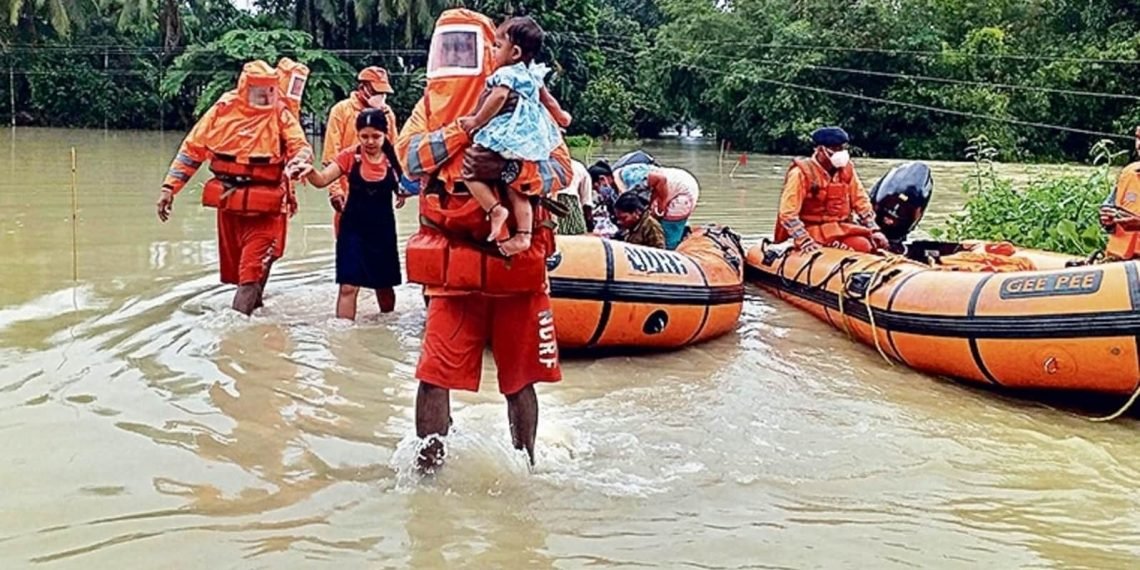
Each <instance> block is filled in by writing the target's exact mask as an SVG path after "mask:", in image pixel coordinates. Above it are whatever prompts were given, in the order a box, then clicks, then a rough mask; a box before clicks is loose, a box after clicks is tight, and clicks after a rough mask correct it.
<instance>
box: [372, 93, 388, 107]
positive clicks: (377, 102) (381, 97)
mask: <svg viewBox="0 0 1140 570" xmlns="http://www.w3.org/2000/svg"><path fill="white" fill-rule="evenodd" d="M387 102H388V96H387V95H386V94H382V93H377V94H376V95H373V96H371V97H369V98H368V106H369V107H372V108H373V109H383V108H384V104H385V103H387Z"/></svg>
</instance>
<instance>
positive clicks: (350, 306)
mask: <svg viewBox="0 0 1140 570" xmlns="http://www.w3.org/2000/svg"><path fill="white" fill-rule="evenodd" d="M358 293H360V287H357V286H355V285H341V286H340V294H339V295H337V298H336V318H338V319H348V320H350V321H354V320H356V296H357V294H358Z"/></svg>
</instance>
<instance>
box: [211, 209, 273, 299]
mask: <svg viewBox="0 0 1140 570" xmlns="http://www.w3.org/2000/svg"><path fill="white" fill-rule="evenodd" d="M288 228H289V218H288V217H287V216H286V215H285V214H269V215H258V216H244V215H240V214H233V213H229V212H226V211H225V210H218V258H219V260H220V262H221V270H222V283H228V284H231V285H249V284H250V283H257V282H259V281H261V280H262V278H264V277H265V274H266V273H267V272H268V271H269V266H270V265H271V264H272V263H273V262H274V261H277V260H278V259H280V258H281V255H282V254H283V253H284V252H285V233H286V231H287V229H288Z"/></svg>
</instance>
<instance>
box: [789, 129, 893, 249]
mask: <svg viewBox="0 0 1140 570" xmlns="http://www.w3.org/2000/svg"><path fill="white" fill-rule="evenodd" d="M811 139H812V143H813V144H814V145H815V152H814V153H813V154H812V156H811V157H810V158H797V159H796V160H794V161H793V162H792V165H791V167H790V168H788V173H787V175H786V176H785V178H784V190H783V193H782V194H781V195H780V210H779V212H778V213H777V215H776V231H775V241H776V242H782V241H784V240H786V239H788V238H792V240H793V241H794V243H795V247H796V249H798V250H800V251H804V252H809V253H810V252H813V251H816V250H818V249H819V247H820V246H828V247H840V248H844V249H850V250H854V251H861V252H865V253H870V252H873V251H876V250H879V249H886V248H887V247H888V245H889V243H888V242H887V238H886V236H884V235H883V234H882V232H880V231H879V228H878V227H877V226H876V225H875V212H874V210H872V208H871V200H870V198H869V197H868V196H867V191H866V189H864V188H863V183H862V182H861V181H860V180H859V175H857V174H855V166H854V165H852V164H851V157H850V154H849V153H848V150H847V143H848V142H849V140H850V139H849V137H848V136H847V132H846V131H844V130H843V129H841V128H839V127H825V128H822V129H818V130H816V131H815V132H813V133H812V135H811Z"/></svg>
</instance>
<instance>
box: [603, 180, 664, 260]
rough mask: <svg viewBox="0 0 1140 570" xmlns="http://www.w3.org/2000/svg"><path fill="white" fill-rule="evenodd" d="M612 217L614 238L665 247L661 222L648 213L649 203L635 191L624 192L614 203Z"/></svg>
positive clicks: (635, 243) (632, 242)
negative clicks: (615, 221) (614, 227)
mask: <svg viewBox="0 0 1140 570" xmlns="http://www.w3.org/2000/svg"><path fill="white" fill-rule="evenodd" d="M614 217H615V219H616V220H617V225H618V228H619V230H618V233H617V234H616V235H614V239H617V240H621V241H624V242H626V243H631V244H634V245H644V246H647V247H656V248H658V249H665V231H664V230H663V229H661V223H660V222H658V221H657V220H656V218H654V217H653V216H652V215H650V214H649V203H648V202H647V201H646V200H645V198H644V197H642V196H641V195H639V194H638V193H636V192H626V193H625V194H622V195H621V196H619V197H618V199H617V202H616V203H615V204H614Z"/></svg>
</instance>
